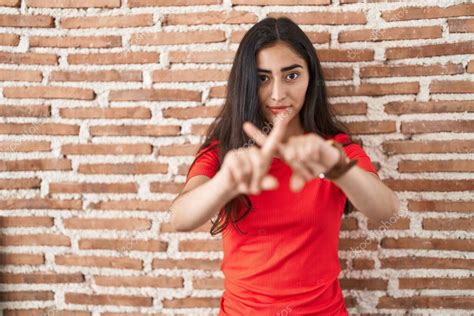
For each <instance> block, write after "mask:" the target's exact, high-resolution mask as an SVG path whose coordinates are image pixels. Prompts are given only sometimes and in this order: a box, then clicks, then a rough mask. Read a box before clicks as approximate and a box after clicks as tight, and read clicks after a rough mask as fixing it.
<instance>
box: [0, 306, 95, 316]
mask: <svg viewBox="0 0 474 316" xmlns="http://www.w3.org/2000/svg"><path fill="white" fill-rule="evenodd" d="M52 313H54V314H55V315H58V316H59V315H61V316H92V313H91V312H84V311H78V310H61V311H60V310H58V309H55V308H54V307H51V308H42V309H38V308H36V309H4V310H3V315H4V316H45V315H51V314H52Z"/></svg>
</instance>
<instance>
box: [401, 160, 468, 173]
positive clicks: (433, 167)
mask: <svg viewBox="0 0 474 316" xmlns="http://www.w3.org/2000/svg"><path fill="white" fill-rule="evenodd" d="M398 171H399V172H473V171H474V161H473V160H428V161H425V160H422V161H418V160H402V161H400V162H399V163H398Z"/></svg>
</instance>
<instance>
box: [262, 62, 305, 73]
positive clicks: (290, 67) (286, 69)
mask: <svg viewBox="0 0 474 316" xmlns="http://www.w3.org/2000/svg"><path fill="white" fill-rule="evenodd" d="M297 67H300V68H303V67H302V66H301V65H298V64H293V65H291V66H287V67H283V68H281V69H280V70H281V71H282V72H283V71H288V70H291V69H293V68H297ZM257 71H258V72H268V73H271V71H270V70H268V69H261V68H257Z"/></svg>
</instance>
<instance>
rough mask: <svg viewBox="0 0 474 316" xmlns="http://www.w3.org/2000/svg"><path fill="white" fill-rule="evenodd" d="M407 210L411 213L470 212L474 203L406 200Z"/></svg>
mask: <svg viewBox="0 0 474 316" xmlns="http://www.w3.org/2000/svg"><path fill="white" fill-rule="evenodd" d="M408 210H410V211H412V212H463V213H464V212H467V213H469V212H472V210H474V201H472V202H471V201H466V202H464V201H437V200H433V201H424V200H423V201H414V200H408Z"/></svg>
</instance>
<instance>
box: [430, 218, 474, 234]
mask: <svg viewBox="0 0 474 316" xmlns="http://www.w3.org/2000/svg"><path fill="white" fill-rule="evenodd" d="M421 226H422V227H423V229H425V230H451V231H452V230H466V231H473V230H474V221H472V219H470V218H423V221H422V223H421Z"/></svg>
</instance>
